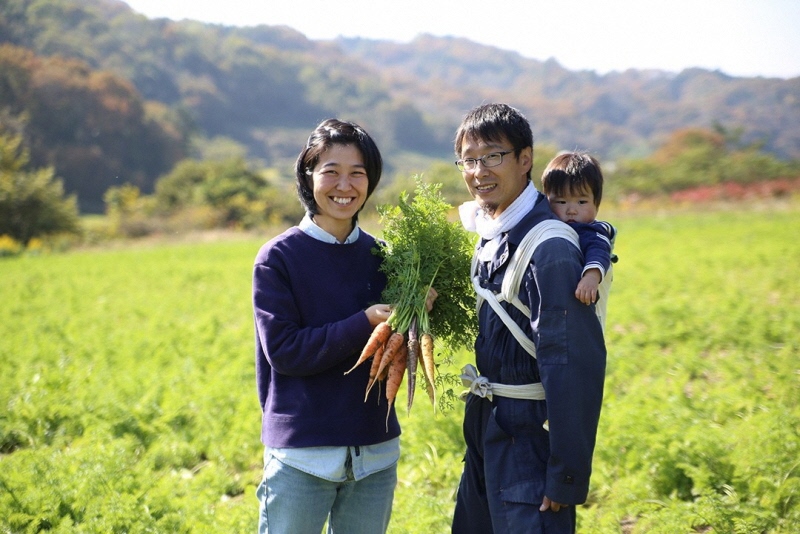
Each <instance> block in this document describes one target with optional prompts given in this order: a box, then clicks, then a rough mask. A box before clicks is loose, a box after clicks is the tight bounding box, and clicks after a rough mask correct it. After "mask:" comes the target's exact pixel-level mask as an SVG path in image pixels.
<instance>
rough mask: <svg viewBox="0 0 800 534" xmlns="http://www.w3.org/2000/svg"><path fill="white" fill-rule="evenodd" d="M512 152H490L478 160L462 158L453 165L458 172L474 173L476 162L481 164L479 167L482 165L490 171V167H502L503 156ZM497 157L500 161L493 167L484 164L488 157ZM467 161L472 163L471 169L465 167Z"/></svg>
mask: <svg viewBox="0 0 800 534" xmlns="http://www.w3.org/2000/svg"><path fill="white" fill-rule="evenodd" d="M512 152H514V150H506V151H502V152H490V153H489V154H486V155H483V156H481V157H479V158H462V159H458V160H456V161H455V162H454V163H455V164H456V167H458V170H460V171H461V172H465V171H474V170H475V169H477V168H478V162H479V161H480V162H481V165H483V167H484V168H486V169H491V168H492V167H499V166H500V165H502V164H503V156H507V155H508V154H511V153H512ZM497 155H500V161H498V162H497V163H496V164H494V165H487V164H486V158H488V157H489V156H497ZM467 161H474V163H473V166H472V167H471V168H468V167H467V166H466V165H465V164H466V162H467Z"/></svg>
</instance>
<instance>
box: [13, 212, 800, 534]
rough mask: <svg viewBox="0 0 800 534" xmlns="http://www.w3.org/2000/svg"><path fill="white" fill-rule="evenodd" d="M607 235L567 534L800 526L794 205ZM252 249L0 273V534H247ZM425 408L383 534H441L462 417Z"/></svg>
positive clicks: (156, 248) (649, 222)
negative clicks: (589, 419) (612, 244)
mask: <svg viewBox="0 0 800 534" xmlns="http://www.w3.org/2000/svg"><path fill="white" fill-rule="evenodd" d="M613 222H614V223H615V224H616V225H617V227H618V229H619V237H618V239H617V248H616V251H617V253H618V254H619V256H620V262H619V263H618V264H617V266H616V267H615V283H614V288H613V290H612V298H611V301H610V303H609V308H608V315H609V319H608V324H607V344H608V348H609V365H608V378H607V382H606V384H607V388H606V400H605V405H604V410H603V414H602V418H601V428H600V435H599V440H598V446H597V449H596V454H595V473H594V476H593V479H592V489H591V492H590V497H589V499H590V500H589V503H587V505H586V506H583V507H581V508H579V529H578V530H579V532H580V533H618V532H625V533H644V532H647V533H652V532H661V533H670V534H674V533H681V532H718V533H732V532H743V533H744V532H746V533H751V532H752V533H762V532H769V533H795V532H800V245H799V244H798V241H797V236H798V235H799V234H800V210H798V209H797V207H796V206H795V207H793V208H786V207H784V208H782V209H760V210H758V209H748V210H746V211H741V210H736V211H734V210H716V211H708V212H700V211H698V212H695V213H679V212H673V213H670V212H664V213H663V214H660V213H650V214H646V215H632V214H618V215H615V216H614V218H613ZM266 237H267V236H264V238H259V239H253V238H245V237H239V238H236V239H231V240H227V241H223V242H220V241H217V242H210V243H194V244H164V243H162V244H150V245H147V244H138V245H131V246H126V247H123V248H116V249H106V250H87V251H73V252H70V253H66V254H53V255H40V256H20V257H14V258H4V259H0V279H1V280H2V283H0V303H1V305H0V377H2V381H0V532H2V533H12V532H13V533H23V532H26V533H28V532H42V531H48V532H87V533H88V532H102V533H107V532H119V533H123V532H126V533H140V532H164V533H177V532H187V533H188V532H192V533H202V534H205V533H227V534H229V533H233V532H235V533H239V532H254V530H255V523H256V511H257V503H256V500H255V497H254V491H255V486H256V484H257V483H258V480H259V478H260V469H261V453H262V450H261V446H260V444H259V441H258V440H259V424H260V410H259V407H258V401H257V397H256V393H255V379H254V376H253V348H252V345H253V326H252V316H251V309H250V276H251V265H252V260H253V258H254V256H255V254H256V251H257V250H258V247H259V246H260V244H261V243H262V242H263V241H264V240H265V239H266ZM468 357H469V356H468V355H467V354H460V355H457V359H458V360H461V361H463V360H466V359H468ZM450 371H451V372H455V368H453V369H450ZM424 398H425V395H424V394H423V395H418V396H417V399H418V400H417V401H416V402H415V405H414V409H413V410H412V412H411V414H410V415H406V414H405V413H403V414H402V415H401V416H400V420H401V424H402V425H403V429H404V433H403V437H402V457H401V464H400V479H401V480H400V484H399V487H398V489H397V493H396V500H395V509H394V514H393V518H392V524H391V527H390V532H392V533H413V534H420V533H426V534H427V533H446V532H449V519H450V514H451V513H452V507H453V499H454V493H455V489H456V485H457V482H458V477H459V475H460V470H461V456H462V454H463V448H462V441H461V434H460V432H461V431H460V418H461V407H460V406H457V407H456V408H455V409H454V410H452V411H450V412H448V413H445V414H441V413H440V414H436V415H433V414H432V413H431V410H430V409H429V407H428V406H426V404H425V403H424V402H423V400H422V399H424ZM399 401H400V402H403V403H404V399H399Z"/></svg>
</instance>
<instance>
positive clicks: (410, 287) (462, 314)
mask: <svg viewBox="0 0 800 534" xmlns="http://www.w3.org/2000/svg"><path fill="white" fill-rule="evenodd" d="M415 181H416V189H415V191H414V196H413V199H412V198H411V196H410V195H408V193H406V192H403V193H402V194H401V196H400V199H399V203H398V204H397V205H396V206H385V205H384V206H379V207H378V212H379V213H380V215H381V221H382V222H383V224H384V229H383V242H382V243H381V245H380V250H379V251H377V253H379V254H381V255H382V256H383V262H382V264H381V270H382V271H383V272H384V273H385V274H386V279H387V285H386V289H385V290H384V292H383V295H382V299H383V302H388V303H390V304H391V305H392V308H393V311H392V313H391V315H390V316H389V318H388V319H387V320H386V322H384V323H381V324H379V325H378V326H377V327H375V329H374V330H373V332H372V335H371V336H370V338H369V341H368V342H367V344H366V345H365V346H364V349H363V351H362V353H361V355H360V357H359V358H358V361H357V363H356V364H355V366H354V367H353V368H355V367H357V366H359V365H362V364H363V363H364V362H366V361H368V360H369V359H370V358H372V364H371V368H370V373H369V381H368V383H367V386H366V387H367V394H369V391H370V390H371V389H372V387H373V386H374V385H375V384H376V383H378V384H380V383H382V382H383V381H385V385H386V393H385V395H386V399H387V400H388V401H389V409H391V406H392V403H393V402H394V399H395V398H396V396H397V393H398V391H399V389H400V386H401V384H402V381H403V377H404V376H405V374H406V372H407V373H408V395H407V400H408V406H407V410H408V411H410V410H411V405H412V403H413V401H414V391H415V389H416V387H417V368H418V367H420V368H421V370H422V375H423V377H424V387H425V389H426V392H427V394H428V397H429V398H430V400H431V403H432V404H433V405H434V408H435V406H436V393H435V392H436V383H437V378H436V377H435V376H434V374H435V373H436V372H437V366H436V363H435V362H434V338H436V339H437V340H441V341H442V344H444V345H445V346H447V347H449V348H455V347H457V346H468V345H470V344H471V342H472V341H473V340H474V331H475V317H474V303H475V294H474V291H473V289H472V285H471V282H470V279H469V270H470V261H471V256H472V250H473V246H474V245H473V242H472V238H471V236H469V234H468V233H467V232H466V231H465V230H464V229H463V227H462V226H461V224H460V223H458V222H450V221H449V220H448V215H449V213H450V212H451V211H452V209H453V207H452V206H451V205H450V204H448V203H447V202H445V201H444V200H443V199H442V197H441V195H440V193H439V190H440V189H441V184H425V183H423V182H422V180H421V178H420V177H415ZM431 288H435V289H436V292H437V293H438V297H437V298H436V301H435V304H434V306H433V309H432V310H431V311H430V314H429V312H428V309H427V306H426V301H427V298H428V294H429V292H430V290H431ZM420 364H421V365H420ZM351 371H352V369H351ZM348 372H350V371H348ZM387 417H388V415H387Z"/></svg>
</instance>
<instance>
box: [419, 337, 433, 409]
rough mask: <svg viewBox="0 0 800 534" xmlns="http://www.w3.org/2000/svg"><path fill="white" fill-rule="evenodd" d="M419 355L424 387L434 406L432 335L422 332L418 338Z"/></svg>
mask: <svg viewBox="0 0 800 534" xmlns="http://www.w3.org/2000/svg"><path fill="white" fill-rule="evenodd" d="M420 348H421V350H420V357H421V358H422V368H423V372H424V373H423V374H424V375H425V389H427V390H428V397H430V399H431V403H432V404H433V405H434V408H435V407H436V399H435V397H436V388H435V387H434V382H433V381H434V373H435V372H436V364H435V362H434V360H433V336H431V335H430V334H428V333H425V334H422V337H421V338H420Z"/></svg>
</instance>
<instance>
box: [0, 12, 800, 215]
mask: <svg viewBox="0 0 800 534" xmlns="http://www.w3.org/2000/svg"><path fill="white" fill-rule="evenodd" d="M3 43H6V44H9V45H14V46H15V47H18V48H22V49H26V50H29V51H31V52H32V53H33V54H35V55H36V57H37V58H42V59H45V58H50V57H52V56H61V57H62V58H64V59H65V60H66V59H69V60H70V61H79V62H81V64H82V65H84V66H85V67H81V68H85V69H86V70H87V71H92V72H94V71H98V72H101V73H104V74H103V76H105V77H106V78H108V77H109V76H111V77H114V80H115V81H114V84H113V85H117V86H119V85H123V84H126V83H127V84H130V86H131V88H132V89H131V91H132V93H131V94H130V95H126V98H128V97H130V98H131V99H133V100H134V101H137V102H138V105H139V106H140V107H141V108H142V110H143V113H144V115H143V117H142V118H141V119H140V120H141V121H142V122H144V123H146V124H150V123H151V122H153V121H155V122H157V123H158V124H160V128H161V130H163V131H164V132H165V133H163V134H159V135H162V136H163V137H164V138H167V139H170V140H172V141H174V142H177V141H180V140H183V142H184V144H185V149H186V150H188V153H189V155H195V156H198V157H200V156H204V154H206V153H209V152H210V153H220V152H227V153H242V154H244V155H246V157H247V158H248V159H249V160H251V161H253V162H254V163H255V164H256V165H258V166H271V167H277V168H279V169H281V170H284V169H288V168H289V166H290V164H291V162H292V161H293V159H294V157H295V156H296V154H297V151H298V146H299V144H301V143H302V142H303V140H304V139H305V136H306V135H307V133H308V131H309V130H310V129H311V128H313V126H314V125H316V124H317V123H318V122H319V121H320V120H321V119H324V118H326V117H330V116H339V117H342V118H348V119H352V120H356V121H358V122H360V123H362V124H363V125H364V126H365V127H367V129H368V130H369V131H370V132H371V133H373V135H374V136H375V137H376V138H377V140H378V142H379V143H380V145H381V147H382V150H383V151H384V153H385V156H386V160H387V162H388V166H389V168H388V171H389V174H390V175H391V174H392V173H393V172H396V171H398V170H402V171H416V172H419V171H422V170H424V169H425V165H427V163H426V162H430V161H432V160H435V159H446V160H449V159H451V158H452V155H451V153H452V135H453V132H454V130H455V128H456V126H457V124H458V122H459V120H460V118H461V116H462V115H463V114H464V113H465V112H466V111H467V110H468V109H469V108H471V107H472V106H474V105H476V104H479V103H481V102H485V101H490V100H495V101H499V100H502V101H506V102H509V103H511V104H512V105H515V106H517V107H519V108H520V109H521V110H522V111H523V112H525V114H526V115H527V116H528V117H529V118H530V119H531V121H532V123H533V127H534V134H535V136H536V140H537V143H539V144H545V145H551V146H555V147H558V148H575V147H577V148H583V149H588V150H590V151H592V152H593V153H596V154H598V155H600V157H601V159H604V160H617V159H623V158H631V157H641V156H644V155H647V154H650V153H651V152H652V151H653V150H654V149H655V148H656V147H657V146H659V144H660V143H662V142H663V141H664V140H665V139H666V138H667V137H668V136H669V135H670V133H671V132H673V131H675V130H677V129H682V128H688V127H704V128H710V127H714V126H721V127H723V128H725V129H726V130H728V131H735V132H740V139H741V141H742V142H743V143H759V144H761V145H762V146H763V148H764V150H766V151H768V152H770V153H772V154H774V155H776V156H777V157H779V158H784V159H797V158H800V100H799V99H800V96H798V95H800V78H795V79H791V80H782V79H764V78H734V77H730V76H726V75H725V74H723V73H720V72H710V71H705V70H700V69H691V70H686V71H683V72H680V73H668V72H651V71H634V70H631V71H626V72H622V73H610V74H606V75H599V74H597V73H595V72H591V71H579V72H574V71H569V70H567V69H564V68H563V67H561V66H560V65H559V64H558V63H557V62H556V61H554V60H549V61H545V62H542V61H537V60H533V59H529V58H525V57H522V56H520V55H519V54H517V53H515V52H509V51H505V50H500V49H497V48H493V47H487V46H484V45H479V44H476V43H473V42H471V41H469V40H466V39H457V38H440V37H433V36H430V35H420V36H419V37H418V38H416V39H415V40H413V41H412V42H410V43H407V44H398V43H392V42H388V41H372V40H364V39H337V40H333V41H313V40H309V39H307V38H306V37H305V36H303V35H302V34H300V33H299V32H297V31H295V30H293V29H291V28H287V27H282V26H266V25H261V26H255V27H247V28H236V27H226V26H219V25H212V24H203V23H198V22H192V21H181V22H173V21H169V20H166V19H156V20H149V19H147V18H145V17H143V16H141V15H138V14H136V13H135V12H133V11H132V10H131V9H130V8H129V7H128V6H127V4H125V3H124V2H122V1H120V0H6V1H4V2H3V3H2V4H0V44H3ZM45 63H47V62H45ZM50 63H52V61H51V62H50ZM86 77H87V79H91V75H89V74H87V75H86ZM0 78H2V76H0ZM0 81H3V83H2V84H0V111H2V112H0V128H2V129H8V128H9V125H12V126H14V127H15V128H16V129H17V130H19V129H22V130H24V131H25V134H26V137H28V138H36V137H37V135H38V132H36V131H35V130H34V127H35V125H31V124H29V123H28V124H25V120H26V118H25V117H26V110H25V109H21V107H20V104H19V102H16V101H14V98H15V97H14V92H13V91H10V90H8V87H15V85H14V84H15V83H16V82H17V81H18V80H11V81H8V79H5V80H0ZM41 94H45V93H41ZM134 107H135V106H134ZM23 108H24V106H23ZM9 110H11V111H9ZM79 113H80V110H70V114H71V115H76V116H77V115H79ZM76 120H79V118H76ZM110 122H112V123H113V122H114V121H110ZM20 124H23V126H20ZM26 128H27V129H26ZM73 129H74V128H73ZM140 129H144V127H142V128H140ZM161 130H159V131H161ZM40 137H41V136H40ZM89 137H91V136H89ZM95 137H97V136H96V135H95ZM86 143H87V147H84V150H83V152H81V153H84V152H85V153H87V154H90V155H91V154H97V153H98V152H97V150H96V147H95V146H94V145H92V144H91V143H92V141H91V139H88V140H87V141H86ZM58 145H59V141H58V140H51V141H49V142H48V146H58ZM214 147H216V149H215V148H214ZM204 151H205V152H204ZM169 154H171V155H172V157H173V158H175V159H174V160H173V161H172V163H173V164H174V162H175V161H177V158H180V157H183V154H184V152H183V151H182V150H179V149H178V148H175V147H173V148H172V149H171V150H169V151H168V154H167V155H165V156H163V158H167V161H163V162H162V164H159V165H155V164H151V165H149V166H148V167H147V168H142V169H137V173H136V174H135V176H134V177H135V183H137V185H139V186H140V187H141V188H142V189H143V190H144V191H149V190H151V189H152V184H153V183H154V181H155V180H156V179H157V178H158V176H159V175H161V174H163V173H164V172H165V169H168V168H169V167H170V165H169V163H170V162H169ZM32 156H33V157H32V160H33V161H32V162H33V163H34V164H39V165H55V166H56V170H57V171H58V174H59V175H61V176H64V177H65V185H66V186H67V190H68V191H76V190H79V189H80V187H79V186H78V185H76V183H75V181H76V180H84V181H86V180H87V178H86V177H85V176H84V175H85V172H83V171H78V170H74V169H73V170H72V171H71V170H70V168H69V164H70V161H69V160H68V158H61V159H60V160H58V159H53V157H52V156H47V155H39V156H38V157H39V159H37V154H32ZM48 158H49V159H48ZM163 158H162V159H163ZM131 165H132V164H131V163H130V162H127V163H124V164H123V163H117V164H116V165H114V164H109V165H108V168H113V169H116V171H115V176H114V177H113V178H111V177H106V174H104V175H103V176H100V177H93V178H92V179H91V180H90V181H91V183H92V184H93V185H92V186H91V187H92V188H94V189H96V190H97V193H96V194H95V195H94V196H95V200H96V201H97V199H98V198H100V197H101V196H102V190H103V187H104V185H105V186H106V187H107V186H108V185H112V184H114V185H116V184H117V183H119V182H120V181H126V180H127V178H126V176H125V173H126V169H128V168H130V167H131ZM95 167H96V168H98V169H100V170H101V171H102V172H106V171H103V169H105V167H104V166H97V165H96V166H95ZM97 172H100V171H97ZM101 174H102V173H101ZM107 174H108V175H109V176H110V173H107ZM130 181H132V182H133V181H134V180H130ZM83 195H84V194H83V193H82V196H81V201H82V204H85V202H84V196H83Z"/></svg>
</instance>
